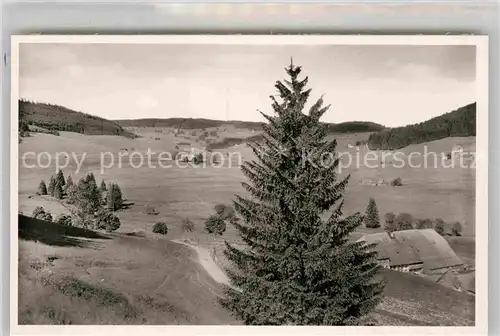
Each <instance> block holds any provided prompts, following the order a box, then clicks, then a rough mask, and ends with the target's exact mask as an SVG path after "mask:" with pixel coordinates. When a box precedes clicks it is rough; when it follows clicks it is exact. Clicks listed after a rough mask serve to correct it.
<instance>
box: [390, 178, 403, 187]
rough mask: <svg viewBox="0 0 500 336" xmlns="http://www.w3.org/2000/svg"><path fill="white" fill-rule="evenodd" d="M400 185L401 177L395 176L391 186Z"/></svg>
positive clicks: (401, 182)
mask: <svg viewBox="0 0 500 336" xmlns="http://www.w3.org/2000/svg"><path fill="white" fill-rule="evenodd" d="M402 185H403V180H401V177H396V178H395V179H393V180H392V181H391V186H392V187H401V186H402Z"/></svg>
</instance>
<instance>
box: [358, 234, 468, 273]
mask: <svg viewBox="0 0 500 336" xmlns="http://www.w3.org/2000/svg"><path fill="white" fill-rule="evenodd" d="M392 235H393V237H392V238H391V236H389V234H388V233H386V232H380V233H373V234H369V235H366V236H364V237H362V238H361V239H360V241H365V242H367V243H368V244H376V250H377V252H378V257H377V258H378V259H379V260H384V259H389V265H390V266H404V265H411V264H417V263H422V264H423V269H424V271H426V270H434V269H439V268H445V267H451V266H458V265H463V262H462V261H461V260H460V258H458V257H457V255H456V254H455V252H454V251H453V250H452V249H451V247H450V245H448V242H447V241H446V240H445V239H444V238H443V237H442V236H440V235H439V234H438V233H437V232H436V231H434V230H433V229H424V230H404V231H395V232H393V234H392Z"/></svg>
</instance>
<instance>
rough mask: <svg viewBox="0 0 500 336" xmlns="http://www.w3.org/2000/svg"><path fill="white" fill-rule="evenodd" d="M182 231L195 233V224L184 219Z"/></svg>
mask: <svg viewBox="0 0 500 336" xmlns="http://www.w3.org/2000/svg"><path fill="white" fill-rule="evenodd" d="M181 227H182V231H184V232H193V231H194V223H193V222H192V221H190V220H189V219H188V218H184V219H183V220H182V224H181Z"/></svg>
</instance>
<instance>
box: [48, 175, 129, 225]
mask: <svg viewBox="0 0 500 336" xmlns="http://www.w3.org/2000/svg"><path fill="white" fill-rule="evenodd" d="M38 194H40V195H50V196H52V197H55V198H57V199H60V200H62V199H66V203H67V204H69V205H70V206H71V207H72V209H71V211H72V216H71V217H72V223H71V224H72V225H75V226H79V227H84V228H90V229H99V230H106V231H108V232H111V231H115V230H117V229H118V228H119V227H120V220H119V218H118V217H117V216H116V215H115V214H114V213H113V212H115V211H117V210H119V209H121V208H122V206H123V196H122V192H121V189H120V187H119V185H118V184H116V183H109V184H108V185H106V183H105V181H104V180H102V181H101V183H100V186H99V187H98V186H97V182H96V179H95V176H94V174H93V173H89V174H87V175H86V176H84V177H82V178H81V179H80V180H79V181H78V183H76V184H75V183H74V182H73V179H72V178H71V176H68V178H67V180H66V179H65V176H64V173H63V171H62V170H59V171H58V173H57V174H56V175H53V176H51V177H50V180H49V185H48V186H47V185H46V183H45V181H43V180H42V181H41V182H40V184H39V186H38Z"/></svg>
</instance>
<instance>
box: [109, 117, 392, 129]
mask: <svg viewBox="0 0 500 336" xmlns="http://www.w3.org/2000/svg"><path fill="white" fill-rule="evenodd" d="M115 122H116V123H117V124H119V125H121V126H123V127H177V128H181V129H204V128H210V127H222V126H224V125H228V126H234V127H236V128H248V129H254V130H256V131H260V130H262V126H263V125H264V124H263V123H261V122H254V121H237V120H212V119H201V118H200V119H193V118H166V119H157V118H155V119H151V118H150V119H123V120H115ZM327 128H328V132H329V133H362V132H377V131H380V130H383V129H385V127H384V126H382V125H380V124H376V123H373V122H366V121H349V122H343V123H338V124H333V123H327Z"/></svg>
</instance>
